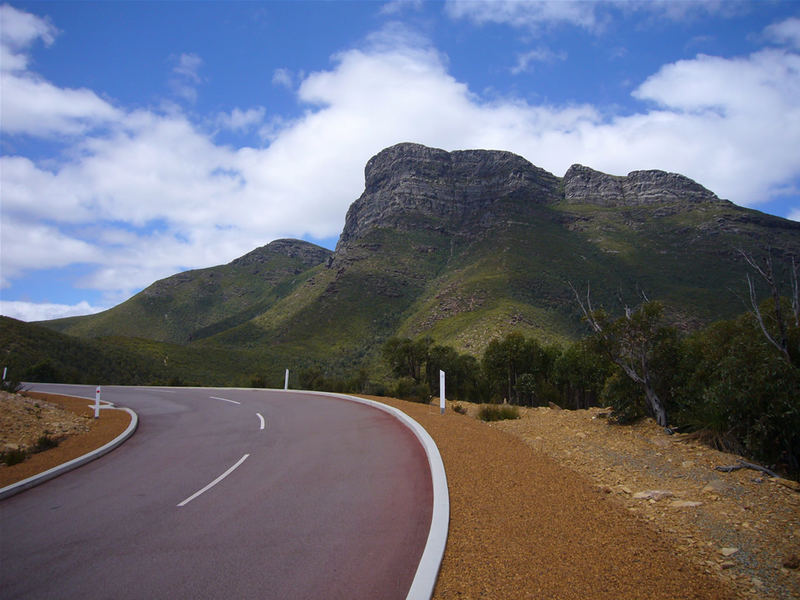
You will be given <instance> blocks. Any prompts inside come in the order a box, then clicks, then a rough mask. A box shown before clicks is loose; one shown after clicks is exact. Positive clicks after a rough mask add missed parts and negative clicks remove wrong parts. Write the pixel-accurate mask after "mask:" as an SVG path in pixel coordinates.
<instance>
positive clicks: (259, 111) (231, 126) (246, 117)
mask: <svg viewBox="0 0 800 600" xmlns="http://www.w3.org/2000/svg"><path fill="white" fill-rule="evenodd" d="M266 112H267V109H265V108H264V107H263V106H258V107H256V108H249V109H247V110H242V109H241V108H239V107H238V106H237V107H236V108H234V109H233V110H232V111H231V112H230V113H220V114H219V115H217V124H218V125H219V126H220V127H222V128H223V129H228V130H230V131H239V132H244V131H250V130H251V129H254V128H256V127H258V126H259V125H261V123H263V121H264V115H265V114H266Z"/></svg>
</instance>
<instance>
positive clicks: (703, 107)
mask: <svg viewBox="0 0 800 600" xmlns="http://www.w3.org/2000/svg"><path fill="white" fill-rule="evenodd" d="M0 33H1V36H0V52H1V53H2V54H0V59H1V60H0V78H1V79H0V132H1V133H2V137H0V151H1V155H0V202H1V204H0V234H1V236H2V237H0V244H1V245H0V251H1V252H2V256H1V257H0V261H1V265H0V266H2V272H0V285H2V288H1V289H0V295H1V296H0V297H1V299H0V313H2V314H5V315H9V316H13V317H16V318H21V319H24V320H38V319H45V318H55V317H60V316H67V315H73V314H86V313H90V312H95V311H97V310H101V309H103V308H109V307H111V306H113V305H115V304H117V303H119V302H121V301H123V300H125V299H127V298H128V297H130V296H131V295H132V294H134V293H136V292H138V291H139V290H141V289H143V288H144V287H146V286H147V285H149V284H150V283H152V282H154V281H155V280H157V279H160V278H162V277H165V276H168V275H171V274H173V273H176V272H178V271H182V270H186V269H190V268H201V267H207V266H213V265H217V264H223V263H226V262H229V261H230V260H232V259H234V258H236V257H238V256H240V255H242V254H244V253H246V252H248V251H250V250H252V249H253V248H255V247H258V246H261V245H264V244H266V243H268V242H270V241H272V240H274V239H277V238H282V237H296V238H303V239H307V240H309V241H313V242H316V243H320V244H322V245H325V246H327V247H330V248H332V247H333V246H334V245H335V243H336V240H337V238H338V235H339V233H340V231H341V229H342V226H343V224H344V218H345V214H346V211H347V208H348V207H349V205H350V204H351V203H352V202H353V201H354V200H355V199H356V198H357V197H358V196H359V195H360V194H361V192H362V191H363V184H364V181H363V170H364V165H365V163H366V161H367V160H368V159H369V158H370V157H371V156H373V155H374V154H376V153H377V152H379V151H380V150H381V149H382V148H385V147H387V146H390V145H392V144H395V143H398V142H404V141H412V142H418V143H422V144H426V145H430V146H435V147H439V148H444V149H447V150H456V149H467V148H491V149H500V150H510V151H512V152H516V153H517V154H520V155H522V156H524V157H525V158H527V159H528V160H530V161H531V162H532V163H534V164H535V165H537V166H540V167H542V168H545V169H547V170H549V171H551V172H553V173H555V174H556V175H559V176H561V175H563V174H564V172H565V171H566V170H567V168H568V167H569V166H570V165H571V164H573V163H580V164H584V165H587V166H590V167H592V168H595V169H598V170H601V171H605V172H608V173H613V174H617V175H624V174H627V173H628V172H630V171H633V170H637V169H652V168H655V169H663V170H667V171H675V172H679V173H683V174H685V175H687V176H689V177H691V178H693V179H695V180H696V181H698V182H699V183H701V184H703V185H704V186H706V187H707V188H709V189H711V190H712V191H714V192H715V193H717V194H718V195H719V196H720V197H723V198H727V199H730V200H732V201H733V202H736V203H737V204H740V205H742V206H749V207H753V208H756V209H758V210H762V211H764V212H768V213H771V214H775V215H779V216H782V217H787V218H792V219H795V220H800V3H798V2H770V1H758V2H736V1H725V2H721V1H708V2H667V1H663V2H662V1H657V0H656V1H651V2H639V1H636V0H621V1H608V2H588V1H583V2H570V1H559V2H552V1H541V2H522V1H516V2H506V1H502V0H494V1H482V0H475V1H469V2H459V1H453V2H449V1H448V2H415V1H402V2H302V1H298V2H242V3H237V2H98V3H95V2H14V3H10V4H2V5H1V6H0Z"/></svg>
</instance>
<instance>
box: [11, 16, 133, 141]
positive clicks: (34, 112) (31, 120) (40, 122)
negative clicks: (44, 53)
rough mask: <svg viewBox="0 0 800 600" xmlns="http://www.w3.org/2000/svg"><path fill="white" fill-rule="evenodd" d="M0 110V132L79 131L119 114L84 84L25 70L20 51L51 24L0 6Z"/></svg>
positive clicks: (48, 39) (49, 37) (49, 33)
mask: <svg viewBox="0 0 800 600" xmlns="http://www.w3.org/2000/svg"><path fill="white" fill-rule="evenodd" d="M0 27H2V32H3V34H2V36H0V89H2V94H0V115H2V127H3V132H4V133H6V134H18V133H23V134H28V135H34V136H44V137H50V136H54V135H60V134H78V133H84V132H86V131H87V130H88V129H91V128H93V127H97V126H101V125H104V124H106V123H108V122H109V121H111V120H114V119H116V118H118V117H119V114H118V112H117V111H116V110H115V109H114V108H113V107H112V106H111V105H110V104H109V103H108V102H106V101H105V100H103V99H101V98H100V97H99V96H97V94H95V93H94V92H92V91H91V90H87V89H69V88H58V87H56V86H54V85H52V84H51V83H49V82H47V81H44V80H43V79H42V78H41V77H38V76H37V75H36V74H34V73H31V72H28V71H26V67H27V64H28V57H27V54H26V51H27V49H28V47H29V46H30V45H31V44H33V42H35V41H36V40H39V39H41V40H42V41H43V42H44V43H45V44H46V45H48V46H49V45H50V44H52V43H53V41H54V40H55V35H56V33H57V30H56V29H55V27H53V26H52V25H51V24H50V23H49V22H48V21H47V20H45V19H41V18H39V17H36V16H34V15H31V14H28V13H23V12H21V11H18V10H17V9H15V8H13V7H11V6H9V5H8V4H4V5H2V6H0Z"/></svg>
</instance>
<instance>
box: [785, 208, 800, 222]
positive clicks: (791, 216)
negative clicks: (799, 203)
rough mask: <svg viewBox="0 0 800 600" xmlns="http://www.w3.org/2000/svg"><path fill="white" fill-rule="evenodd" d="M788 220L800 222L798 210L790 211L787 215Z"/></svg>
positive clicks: (799, 210)
mask: <svg viewBox="0 0 800 600" xmlns="http://www.w3.org/2000/svg"><path fill="white" fill-rule="evenodd" d="M788 218H789V219H791V220H792V221H800V208H795V209H792V212H790V213H789V217H788Z"/></svg>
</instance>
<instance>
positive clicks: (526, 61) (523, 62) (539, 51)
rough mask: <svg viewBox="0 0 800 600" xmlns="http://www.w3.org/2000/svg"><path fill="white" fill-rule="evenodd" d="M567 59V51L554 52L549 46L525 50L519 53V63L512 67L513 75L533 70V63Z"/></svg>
mask: <svg viewBox="0 0 800 600" xmlns="http://www.w3.org/2000/svg"><path fill="white" fill-rule="evenodd" d="M566 59H567V54H566V52H553V51H552V50H550V49H549V48H545V47H544V46H540V47H539V48H535V49H533V50H530V51H528V52H523V53H522V54H518V55H517V64H516V65H514V66H513V67H512V68H511V74H512V75H519V74H520V73H527V72H529V71H532V70H533V63H537V62H542V63H552V62H555V61H557V60H558V61H563V60H566Z"/></svg>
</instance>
